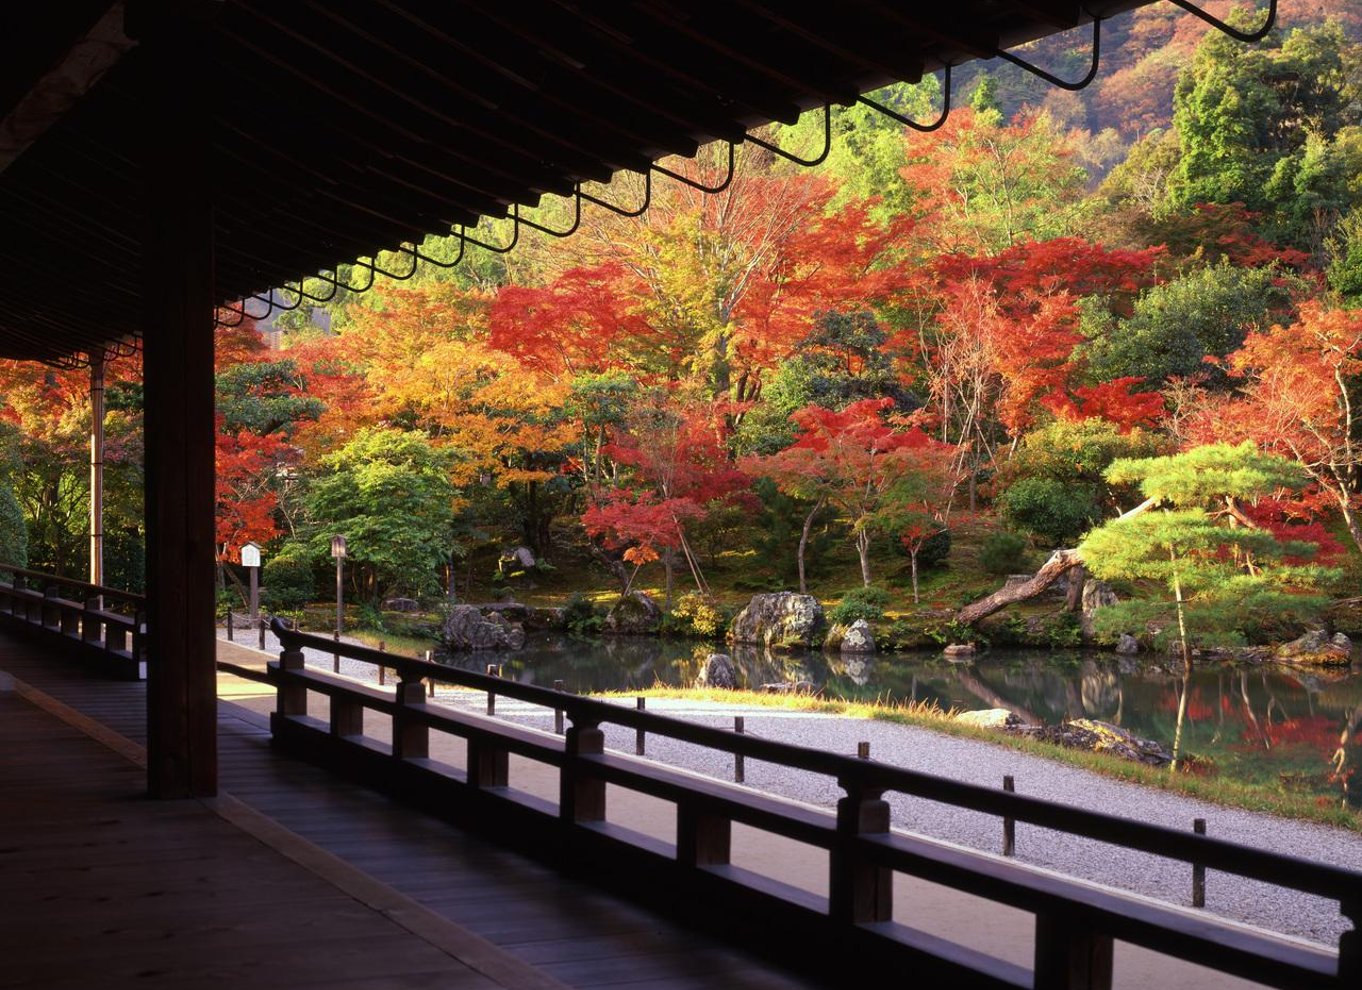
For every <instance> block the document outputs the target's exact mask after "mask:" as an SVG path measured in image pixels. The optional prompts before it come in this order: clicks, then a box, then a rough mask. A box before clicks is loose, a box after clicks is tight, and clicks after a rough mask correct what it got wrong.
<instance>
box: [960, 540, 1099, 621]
mask: <svg viewBox="0 0 1362 990" xmlns="http://www.w3.org/2000/svg"><path fill="white" fill-rule="evenodd" d="M1082 565H1083V561H1082V560H1081V559H1080V558H1079V556H1078V551H1077V550H1073V549H1069V550H1056V551H1055V552H1054V553H1053V554H1051V555H1050V559H1049V560H1047V561H1046V562H1045V563H1044V564H1043V565H1042V566H1041V569H1040V570H1038V571H1036V573H1035V574H1034V575H1033V576H1032V577H1031V579H1030V580H1029V581H1023V582H1022V583H1021V584H1018V585H1013V586H1012V587H1010V588H1000V589H998V590H997V591H995V592H994V593H993V594H991V595H989V596H988V597H987V598H981V599H979V601H977V602H972V603H970V604H969V605H966V606H965V607H964V608H962V609H961V610H960V611H959V612H957V613H956V614H955V621H956V622H959V623H960V624H961V625H966V626H972V625H974V623H976V622H978V621H979V620H980V619H983V618H987V617H988V616H990V615H992V614H993V613H994V612H998V611H1001V610H1002V609H1005V608H1007V606H1009V605H1013V604H1015V603H1017V602H1024V601H1027V600H1028V599H1031V598H1035V597H1036V596H1037V595H1039V594H1040V593H1041V592H1043V591H1044V590H1045V589H1046V588H1048V587H1050V585H1052V584H1054V583H1055V582H1056V581H1058V580H1059V579H1060V577H1061V576H1063V575H1064V574H1065V573H1066V572H1067V571H1069V570H1070V569H1072V568H1074V567H1081V566H1082Z"/></svg>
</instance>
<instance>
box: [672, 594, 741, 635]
mask: <svg viewBox="0 0 1362 990" xmlns="http://www.w3.org/2000/svg"><path fill="white" fill-rule="evenodd" d="M732 619H733V615H732V610H730V609H728V608H725V607H724V606H723V605H721V604H719V602H717V601H715V599H714V598H713V597H711V596H709V595H702V594H700V593H699V592H698V591H690V592H687V593H686V594H684V595H682V596H681V597H680V598H678V599H677V600H676V605H675V606H674V607H673V608H672V610H671V611H670V612H669V613H667V615H666V616H665V617H664V618H663V625H662V629H663V631H664V632H667V633H670V634H672V635H675V636H698V637H701V638H703V639H715V638H717V637H718V636H721V635H723V633H724V632H725V631H727V629H728V624H729V622H731V621H732Z"/></svg>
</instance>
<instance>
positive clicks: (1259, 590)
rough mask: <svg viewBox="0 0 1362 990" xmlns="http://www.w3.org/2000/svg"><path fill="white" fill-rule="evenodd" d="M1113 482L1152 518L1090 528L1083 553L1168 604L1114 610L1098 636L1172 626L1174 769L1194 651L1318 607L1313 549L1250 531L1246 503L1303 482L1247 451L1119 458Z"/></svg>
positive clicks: (1134, 516)
mask: <svg viewBox="0 0 1362 990" xmlns="http://www.w3.org/2000/svg"><path fill="white" fill-rule="evenodd" d="M1106 476H1107V479H1108V480H1109V481H1110V482H1112V483H1113V484H1130V483H1138V484H1139V486H1140V490H1141V491H1142V492H1143V493H1144V495H1145V497H1146V498H1147V499H1148V500H1149V502H1148V504H1149V505H1150V506H1151V508H1150V510H1149V511H1145V512H1139V513H1127V514H1126V515H1125V516H1123V517H1121V518H1119V519H1116V520H1113V521H1112V522H1109V523H1107V524H1105V525H1103V526H1100V527H1098V528H1097V529H1094V530H1093V531H1092V532H1091V533H1089V534H1088V535H1087V537H1086V538H1085V539H1084V540H1083V542H1082V543H1081V544H1080V545H1079V548H1078V552H1079V556H1080V557H1081V558H1082V560H1083V563H1084V565H1085V566H1086V567H1087V568H1088V569H1089V570H1090V571H1091V572H1092V573H1093V574H1095V575H1096V576H1097V577H1099V578H1103V579H1106V580H1112V579H1120V580H1130V581H1148V582H1155V583H1157V584H1158V585H1162V586H1163V588H1164V589H1165V596H1164V597H1160V598H1156V599H1135V600H1128V601H1125V602H1121V603H1118V604H1117V605H1115V606H1112V607H1110V608H1107V609H1103V610H1102V611H1101V612H1100V613H1098V614H1099V629H1106V630H1109V631H1110V630H1115V629H1129V628H1132V624H1133V623H1140V624H1148V623H1151V622H1152V623H1157V624H1160V625H1163V626H1165V627H1166V626H1167V624H1168V623H1170V622H1171V623H1173V624H1174V625H1175V626H1176V629H1177V635H1178V642H1179V644H1180V646H1181V651H1182V660H1183V671H1184V680H1183V688H1182V694H1181V698H1180V699H1179V702H1178V716H1177V729H1176V730H1175V733H1174V736H1173V766H1174V768H1176V767H1177V764H1178V759H1179V756H1180V754H1181V744H1182V731H1183V724H1184V722H1185V719H1186V715H1187V689H1188V684H1189V682H1190V679H1191V673H1192V647H1193V644H1194V643H1237V642H1242V640H1243V638H1244V628H1245V627H1246V626H1247V625H1248V624H1250V623H1254V622H1261V621H1262V620H1263V619H1264V618H1265V617H1267V616H1272V617H1277V616H1278V615H1279V614H1280V613H1281V612H1283V611H1288V610H1293V611H1300V610H1302V609H1305V608H1309V607H1310V606H1311V605H1316V604H1318V599H1312V598H1310V597H1309V596H1307V595H1305V594H1303V589H1309V588H1312V587H1314V586H1316V585H1317V584H1318V583H1319V582H1320V581H1321V580H1322V579H1323V578H1324V577H1325V576H1326V575H1325V572H1324V571H1323V570H1322V569H1320V568H1318V567H1312V566H1309V565H1305V564H1301V563H1298V561H1300V560H1303V559H1306V558H1309V557H1311V556H1313V554H1314V552H1315V549H1316V548H1315V546H1314V544H1310V543H1303V542H1284V541H1281V540H1278V539H1277V538H1276V536H1274V535H1273V534H1272V533H1271V532H1269V531H1268V530H1266V529H1261V528H1259V527H1257V526H1256V525H1254V524H1253V523H1252V521H1251V519H1250V518H1249V517H1248V516H1247V515H1246V514H1245V513H1244V511H1243V509H1242V504H1243V503H1245V502H1248V501H1250V500H1253V499H1257V498H1262V497H1265V496H1268V495H1271V494H1273V493H1276V492H1280V491H1282V490H1283V489H1291V488H1298V487H1300V486H1301V484H1303V482H1304V480H1305V479H1304V475H1303V473H1302V472H1301V470H1300V468H1299V467H1298V466H1297V465H1295V464H1294V463H1292V462H1291V461H1289V460H1287V459H1286V458H1284V457H1277V456H1275V455H1271V454H1260V453H1258V451H1257V450H1256V449H1255V448H1254V446H1253V445H1252V444H1247V443H1246V444H1241V445H1239V446H1237V447H1235V446H1230V445H1228V444H1212V445H1208V446H1205V447H1197V448H1194V449H1192V450H1190V451H1187V452H1185V453H1181V454H1174V455H1170V456H1166V457H1153V458H1144V459H1138V460H1131V459H1125V460H1118V461H1116V462H1115V463H1113V464H1112V465H1111V467H1109V468H1108V469H1107V472H1106Z"/></svg>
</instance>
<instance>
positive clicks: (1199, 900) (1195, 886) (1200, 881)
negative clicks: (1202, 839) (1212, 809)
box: [1192, 818, 1206, 908]
mask: <svg viewBox="0 0 1362 990" xmlns="http://www.w3.org/2000/svg"><path fill="white" fill-rule="evenodd" d="M1192 831H1193V832H1195V833H1196V834H1197V835H1205V834H1206V819H1204V818H1193V819H1192ZM1205 906H1206V867H1204V866H1202V865H1201V864H1200V863H1194V864H1192V907H1194V908H1204V907H1205Z"/></svg>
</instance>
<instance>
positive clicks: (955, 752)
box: [442, 693, 1362, 946]
mask: <svg viewBox="0 0 1362 990" xmlns="http://www.w3.org/2000/svg"><path fill="white" fill-rule="evenodd" d="M485 697H486V696H485V695H483V694H481V693H476V694H475V693H461V694H454V693H451V694H450V695H449V696H447V697H446V698H444V699H442V700H443V703H445V704H463V705H467V706H468V707H469V708H470V709H473V710H479V709H481V708H482V707H483V706H484V705H485V701H484V699H485ZM622 703H627V704H630V705H632V704H633V702H632V701H626V702H622ZM648 710H649V711H650V712H655V713H658V714H666V715H671V716H675V717H678V718H684V719H686V720H688V721H693V722H698V723H703V724H706V725H715V726H722V727H725V728H731V727H732V726H733V717H734V716H735V715H742V716H743V719H744V729H745V731H746V732H747V733H748V734H749V735H757V736H762V737H764V738H767V739H777V740H780V741H782V742H789V743H796V744H798V745H801V746H809V747H813V748H817V749H825V750H829V751H831V752H835V753H846V754H848V755H855V753H856V746H857V743H859V742H869V743H870V754H871V757H872V758H874V759H876V760H879V761H882V762H885V763H891V764H894V765H896V766H901V767H906V768H908V769H912V770H920V771H923V772H925V773H931V774H936V775H938V776H942V777H949V778H951V779H953V780H960V781H965V782H967V783H973V784H980V785H984V786H990V787H1001V786H1002V779H1003V776H1004V775H1006V774H1010V775H1012V776H1013V777H1014V778H1015V780H1016V787H1017V791H1018V793H1021V794H1027V795H1031V796H1033V797H1040V798H1044V799H1046V800H1050V801H1057V802H1060V803H1063V804H1071V805H1075V806H1077V807H1081V808H1089V809H1092V810H1096V811H1102V812H1106V813H1108V814H1115V815H1123V816H1126V817H1129V818H1135V819H1138V820H1140V821H1145V822H1150V823H1152V824H1158V825H1165V826H1168V827H1170V828H1183V829H1187V830H1189V831H1190V830H1191V827H1192V820H1193V819H1194V818H1205V819H1206V822H1207V832H1208V834H1210V835H1213V836H1216V837H1218V838H1222V839H1229V840H1231V841H1234V842H1240V843H1243V844H1244V845H1248V846H1255V847H1257V848H1260V849H1270V850H1274V851H1277V852H1283V853H1287V854H1290V855H1295V856H1300V857H1302V858H1307V859H1313V860H1317V861H1321V862H1326V863H1332V864H1335V865H1338V866H1343V867H1347V868H1350V869H1354V870H1359V871H1362V835H1358V834H1357V833H1354V832H1349V831H1346V830H1344V829H1337V828H1329V827H1327V826H1322V825H1316V824H1313V823H1309V822H1299V821H1293V820H1289V819H1284V818H1278V817H1276V816H1273V815H1264V814H1258V813H1255V812H1250V811H1241V810H1238V809H1234V808H1225V807H1222V806H1220V805H1214V804H1208V803H1206V802H1203V801H1197V800H1193V799H1191V798H1186V797H1182V796H1180V795H1176V794H1171V793H1168V792H1166V791H1160V790H1156V789H1153V788H1146V787H1141V786H1139V785H1137V784H1129V783H1125V782H1122V781H1118V780H1113V779H1111V778H1108V777H1103V776H1101V775H1099V774H1095V773H1091V772H1089V771H1086V770H1082V769H1079V768H1077V767H1071V766H1068V765H1065V764H1062V763H1054V762H1051V761H1049V760H1045V759H1042V758H1040V757H1035V756H1030V755H1028V754H1025V753H1019V752H1016V751H1015V750H1012V749H1009V748H1007V747H1005V746H1001V745H994V744H991V743H987V742H981V741H977V740H972V739H960V738H956V737H954V736H948V735H944V734H941V733H937V732H932V731H930V730H928V729H920V728H915V727H912V726H904V725H896V724H893V723H889V722H879V721H874V720H869V719H859V718H846V717H841V716H835V715H822V714H812V713H801V712H786V711H782V710H777V709H771V708H762V707H755V708H753V707H748V708H743V707H738V706H726V705H722V704H709V703H704V702H691V701H679V700H671V699H656V698H650V699H649V700H648ZM497 716H498V717H499V718H505V719H507V720H510V721H515V722H518V723H520V724H524V725H532V726H535V727H536V728H541V729H550V728H551V727H552V714H551V713H545V712H543V710H542V709H539V708H536V707H534V706H529V705H522V704H518V703H516V702H513V701H512V700H511V699H509V698H500V699H498V701H497ZM605 733H606V745H607V747H609V748H611V749H615V750H618V751H620V752H625V753H633V752H634V730H633V729H630V728H622V727H619V726H606V727H605ZM646 750H647V756H648V758H649V759H654V760H658V761H660V762H663V763H668V764H672V765H674V766H681V767H686V768H687V769H690V770H693V771H696V772H698V773H703V774H706V775H709V776H712V777H716V778H719V779H724V780H732V779H733V757H732V756H731V755H729V754H726V753H718V752H715V751H713V750H707V749H703V748H701V747H698V746H693V745H689V744H686V743H679V742H675V741H673V740H669V739H666V738H665V737H661V736H649V737H648V739H647V744H646ZM745 772H746V773H745V783H746V785H747V786H749V787H754V788H757V789H759V790H764V791H768V792H771V793H774V794H781V795H784V796H786V797H790V798H795V799H797V800H800V801H805V802H808V803H810V804H816V805H822V806H824V807H829V808H831V807H833V806H834V805H835V804H836V803H837V800H838V798H839V797H841V795H842V792H841V790H840V788H838V787H837V784H836V781H834V780H833V779H832V778H830V777H825V776H822V775H820V774H814V773H808V772H804V771H797V770H791V769H789V768H786V767H781V766H776V765H773V764H769V763H761V762H758V761H755V760H752V759H748V760H747V761H746V766H745ZM888 799H889V802H890V806H891V808H892V809H893V824H894V826H895V827H896V828H902V829H906V830H908V831H911V832H917V833H920V834H923V835H928V836H933V837H936V838H940V839H946V840H949V841H951V842H956V843H959V844H961V845H965V846H970V847H972V848H975V849H980V850H985V851H989V852H999V851H1001V848H1002V823H1001V821H1000V820H999V819H998V818H996V817H994V816H992V815H985V814H981V813H979V812H973V811H968V810H965V809H961V808H956V807H953V806H951V805H945V804H941V803H938V802H935V801H925V800H922V799H919V798H913V797H907V796H904V795H897V794H895V795H889V796H888ZM1017 858H1018V859H1019V860H1020V861H1022V862H1026V863H1032V864H1035V865H1038V866H1043V867H1046V868H1048V869H1052V870H1057V871H1059V872H1062V873H1066V874H1069V875H1071V876H1075V877H1081V878H1083V879H1086V880H1091V881H1095V882H1098V883H1103V884H1108V885H1110V886H1113V887H1119V888H1122V889H1125V890H1131V891H1135V892H1137V893H1140V894H1145V895H1148V896H1151V897H1157V898H1159V899H1161V900H1165V901H1169V902H1171V903H1174V904H1181V905H1189V904H1190V903H1191V872H1192V871H1191V867H1190V866H1189V865H1187V864H1186V863H1182V862H1178V861H1175V860H1169V859H1164V858H1162V857H1158V856H1153V855H1149V854H1145V853H1139V852H1135V851H1132V850H1129V849H1125V848H1122V847H1120V846H1113V845H1109V844H1107V843H1104V842H1097V841H1094V840H1090V839H1083V838H1078V837H1075V836H1072V835H1067V834H1065V833H1062V832H1055V831H1052V830H1050V829H1042V828H1038V827H1035V826H1031V825H1026V824H1023V823H1018V824H1017ZM1206 908H1207V910H1208V911H1209V912H1211V913H1214V914H1219V915H1221V916H1223V917H1227V918H1233V919H1236V920H1238V921H1243V922H1247V923H1249V924H1253V925H1259V926H1261V927H1263V928H1266V929H1269V930H1272V931H1277V932H1281V933H1283V934H1286V935H1292V936H1296V937H1299V938H1305V939H1309V940H1311V941H1315V942H1321V943H1324V944H1326V945H1330V946H1336V945H1337V944H1338V937H1339V935H1341V934H1342V933H1343V932H1344V931H1346V930H1348V928H1349V927H1350V924H1349V923H1348V921H1347V919H1345V918H1343V917H1342V916H1341V915H1340V914H1339V912H1338V904H1337V902H1334V901H1329V900H1324V899H1322V898H1318V897H1312V896H1309V895H1306V894H1302V893H1298V892H1296V891H1292V890H1283V889H1281V888H1279V887H1273V886H1270V885H1267V884H1262V883H1258V882H1256V881H1251V880H1244V879H1242V878H1240V877H1236V876H1232V875H1229V874H1224V873H1217V872H1214V871H1212V872H1210V873H1208V875H1207V879H1206Z"/></svg>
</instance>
